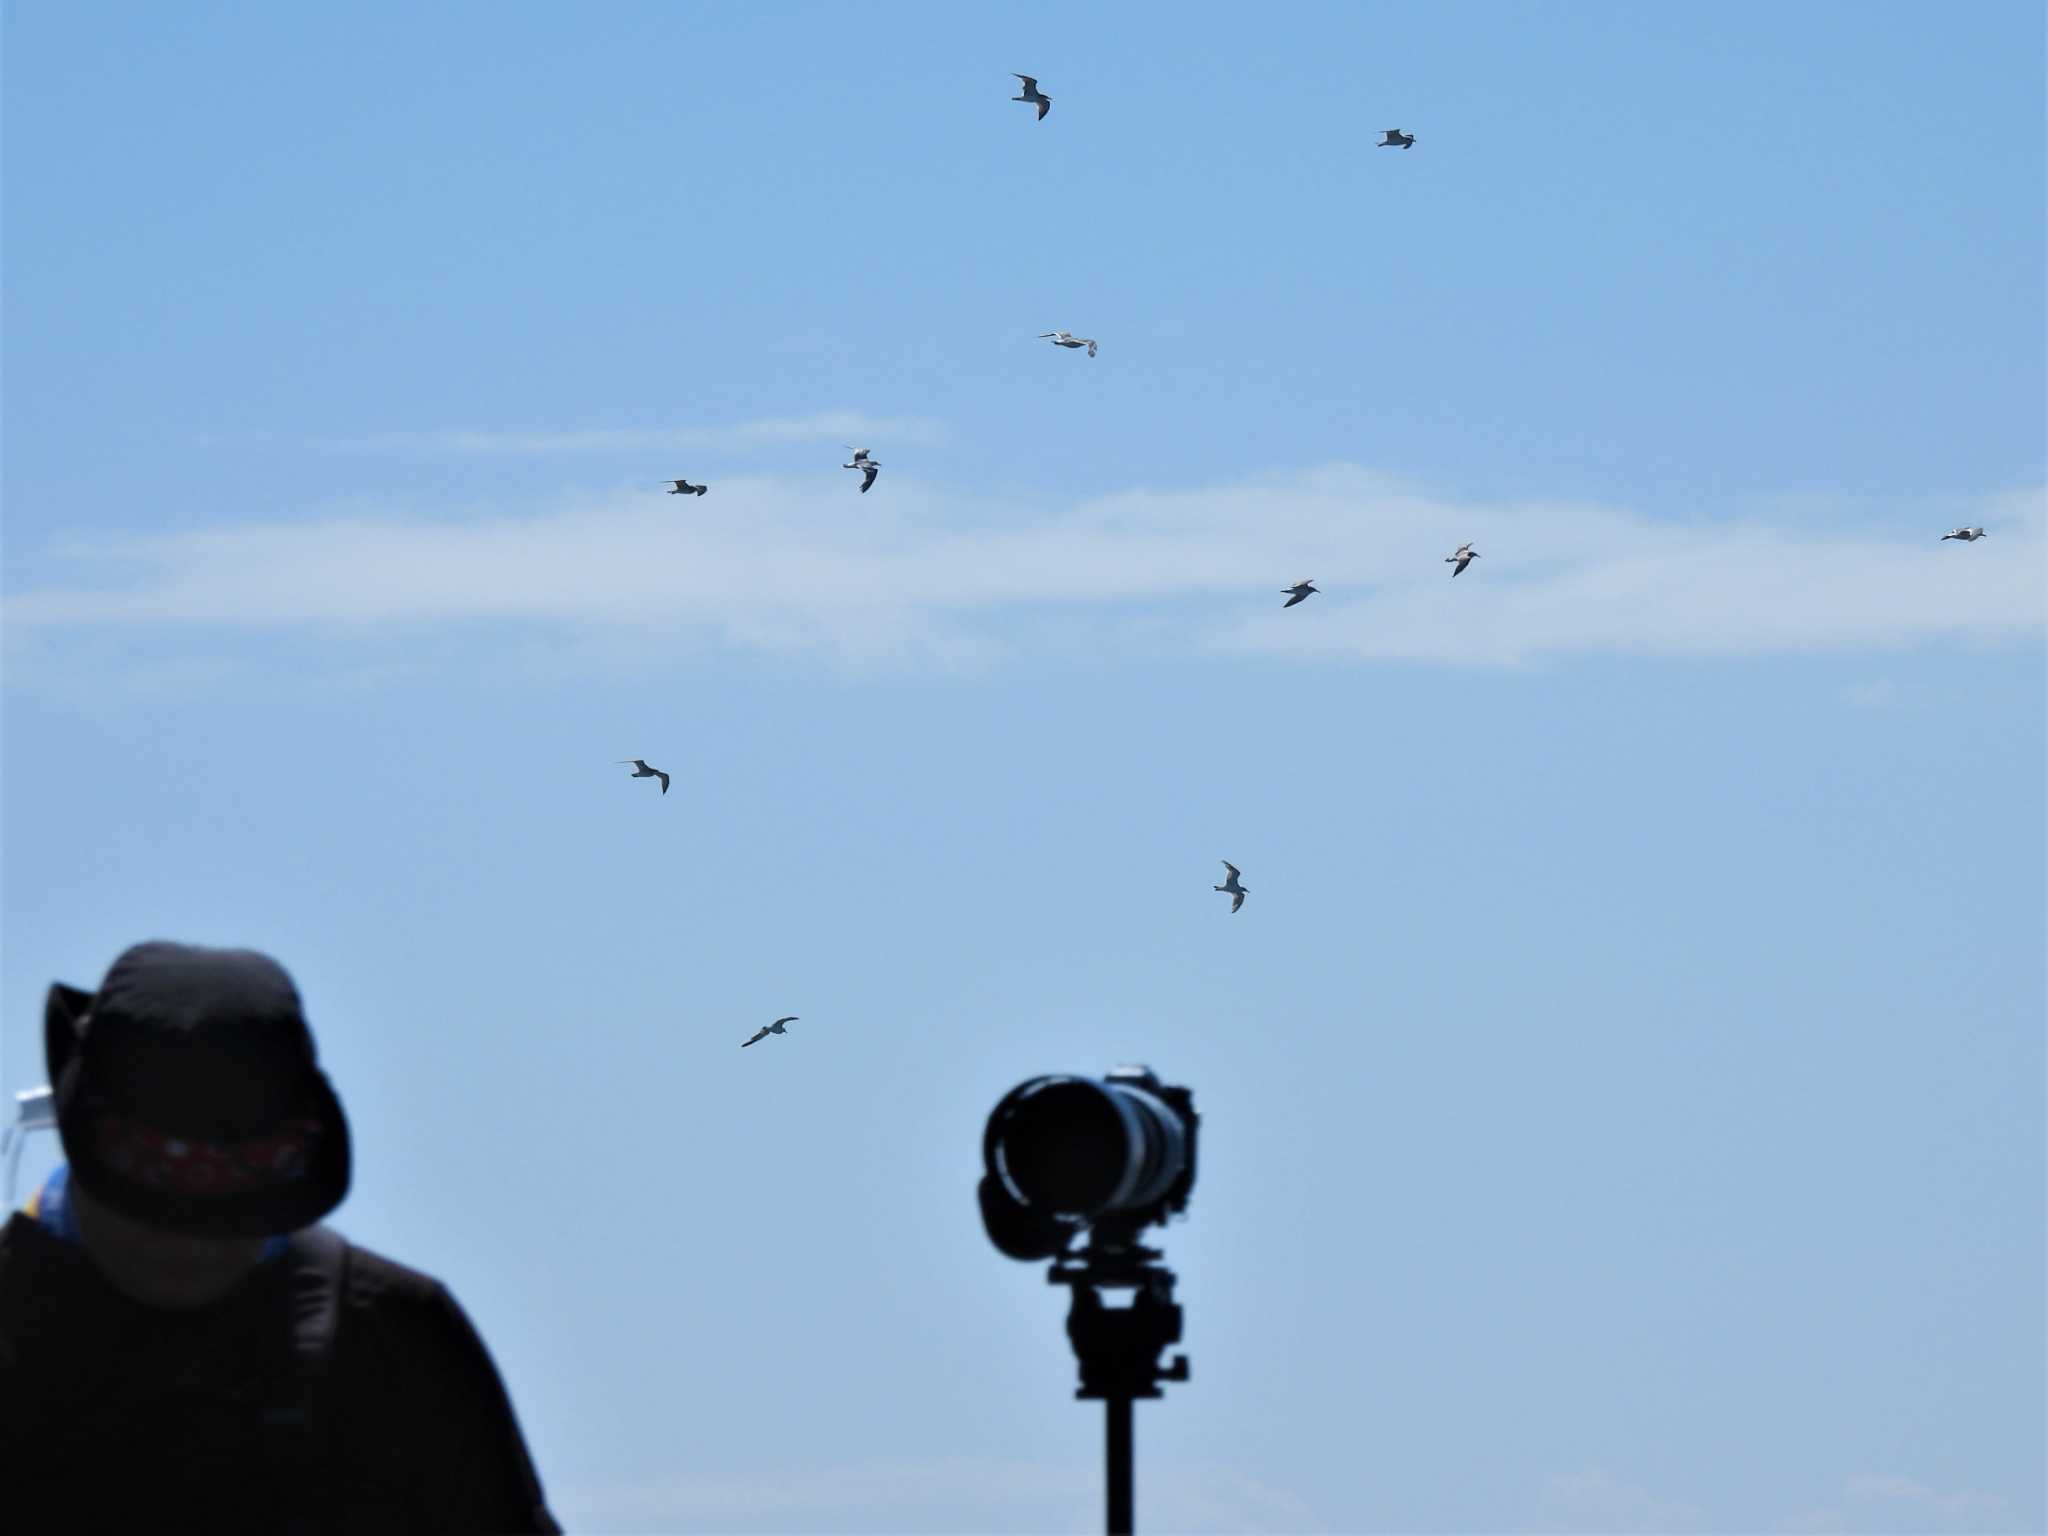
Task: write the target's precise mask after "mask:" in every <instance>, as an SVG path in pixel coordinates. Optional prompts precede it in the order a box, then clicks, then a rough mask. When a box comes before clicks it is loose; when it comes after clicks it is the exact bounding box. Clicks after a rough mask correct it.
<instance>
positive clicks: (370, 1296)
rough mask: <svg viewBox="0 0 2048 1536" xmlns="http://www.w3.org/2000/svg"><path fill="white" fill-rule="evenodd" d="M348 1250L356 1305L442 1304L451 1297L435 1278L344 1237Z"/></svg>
mask: <svg viewBox="0 0 2048 1536" xmlns="http://www.w3.org/2000/svg"><path fill="white" fill-rule="evenodd" d="M335 1236H337V1237H340V1238H341V1242H342V1243H343V1244H344V1245H345V1246H346V1248H347V1249H348V1287H349V1300H350V1302H351V1303H352V1304H355V1305H366V1304H369V1303H371V1302H375V1301H379V1300H382V1299H384V1298H387V1297H388V1298H391V1299H393V1300H394V1301H396V1302H397V1303H398V1304H400V1305H403V1304H404V1303H406V1302H421V1301H439V1300H441V1299H442V1298H445V1297H446V1296H447V1294H448V1288H447V1287H446V1286H444V1285H442V1284H441V1282H440V1281H438V1280H436V1279H435V1278H434V1277H433V1276H432V1275H429V1274H426V1273H424V1272H423V1271H421V1270H417V1269H414V1268H412V1267H411V1266H410V1265H408V1264H401V1263H399V1262H398V1260H396V1259H393V1258H388V1257H386V1256H385V1255H384V1254H381V1253H378V1252H377V1251H376V1250H375V1249H372V1248H365V1247H364V1246H363V1245H362V1244H361V1243H356V1242H350V1241H349V1239H347V1238H345V1237H341V1235H340V1234H339V1233H336V1234H335Z"/></svg>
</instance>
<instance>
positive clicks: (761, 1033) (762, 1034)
mask: <svg viewBox="0 0 2048 1536" xmlns="http://www.w3.org/2000/svg"><path fill="white" fill-rule="evenodd" d="M767 1038H768V1031H767V1029H766V1028H762V1029H757V1030H755V1031H754V1034H753V1038H752V1039H748V1040H742V1041H741V1042H740V1049H741V1050H745V1049H746V1048H747V1047H748V1046H750V1045H752V1044H753V1043H754V1041H755V1040H766V1039H767Z"/></svg>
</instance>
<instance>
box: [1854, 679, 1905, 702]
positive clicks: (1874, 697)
mask: <svg viewBox="0 0 2048 1536" xmlns="http://www.w3.org/2000/svg"><path fill="white" fill-rule="evenodd" d="M1841 699H1842V702H1843V703H1844V704H1846V705H1848V706H1849V707H1850V708H1851V709H1896V708H1897V707H1898V705H1899V685H1898V684H1897V683H1895V682H1893V681H1892V680H1891V679H1890V678H1888V677H1874V678H1872V679H1870V681H1868V682H1863V683H1851V684H1850V685H1849V686H1848V687H1846V688H1844V689H1843V690H1842V693H1841Z"/></svg>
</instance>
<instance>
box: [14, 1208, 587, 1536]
mask: <svg viewBox="0 0 2048 1536" xmlns="http://www.w3.org/2000/svg"><path fill="white" fill-rule="evenodd" d="M323 1298H324V1300H323ZM0 1528H4V1529H5V1530H6V1531H8V1532H9V1533H13V1532H17V1531H18V1532H22V1533H27V1532H31V1531H42V1530H51V1531H123V1532H131V1531H195V1532H196V1531H205V1532H209V1533H214V1536H230V1533H236V1532H244V1531H247V1532H257V1531H262V1532H273V1533H275V1532H307V1533H326V1532H336V1533H340V1532H357V1531H361V1532H380V1533H381V1532H392V1533H396V1532H404V1531H437V1532H438V1531H449V1532H456V1531H515V1532H528V1531H539V1532H553V1531H558V1530H559V1529H560V1527H558V1526H557V1525H556V1524H555V1522H554V1519H553V1517H552V1516H551V1515H550V1514H549V1513H548V1510H547V1506H546V1503H545V1502H544V1500H543V1498H542V1495H541V1490H540V1481H539V1479H538V1478H537V1477H536V1476H535V1474H534V1470H533V1463H532V1461H531V1460H530V1459H529V1458H528V1456H527V1452H526V1444H525V1442H524V1440H522V1439H521V1438H520V1434H519V1425H518V1421H517V1420H516V1419H515V1418H514V1416H513V1413H512V1404H511V1402H510V1401H509V1400H508V1399H507V1398H506V1396H505V1388H504V1386H503V1384H502V1383H501V1382H500V1381H499V1379H498V1373H497V1370H496V1368H495V1367H494V1366H493V1365H492V1364H491V1357H490V1355H489V1354H488V1353H487V1352H486V1350H485V1349H484V1345H483V1341H482V1340H481V1339H479V1338H478V1337H477V1334H476V1330H475V1329H474V1328H472V1327H471V1326H470V1322H469V1319H468V1318H467V1317H466V1316H464V1315H463V1312H462V1309H461V1308H460V1307H459V1306H457V1305H456V1304H455V1299H454V1298H453V1297H452V1296H450V1295H449V1294H448V1292H447V1291H446V1290H445V1289H444V1288H443V1287H442V1286H441V1284H440V1283H439V1282H438V1281H436V1280H433V1279H431V1278H430V1277H428V1276H426V1275H422V1274H418V1273H416V1272H414V1271H413V1270H409V1269H407V1268H405V1267H404V1266H403V1265H399V1264H394V1263H392V1262H391V1261H390V1260H389V1259H385V1258H380V1257H379V1256H378V1255H376V1254H374V1253H371V1252H369V1251H368V1250H367V1249H362V1248H357V1247H354V1246H353V1245H350V1244H346V1243H344V1242H342V1241H341V1240H340V1239H339V1238H338V1237H336V1236H334V1235H333V1234H331V1233H327V1232H326V1231H325V1229H316V1230H315V1233H314V1234H301V1236H300V1237H299V1238H296V1239H294V1240H293V1245H292V1247H291V1248H290V1250H288V1252H287V1253H286V1254H285V1255H284V1256H283V1257H280V1258H278V1259H276V1260H273V1261H271V1262H269V1263H265V1264H262V1265H260V1266H259V1267H258V1268H257V1269H256V1270H255V1271H254V1272H253V1273H252V1274H251V1275H250V1276H249V1277H248V1278H247V1279H246V1280H244V1281H243V1282H242V1283H241V1284H240V1285H239V1286H237V1287H236V1288H235V1290H234V1291H232V1292H230V1293H229V1294H228V1295H227V1296H225V1297H223V1298H222V1299H221V1300H219V1301H217V1302H214V1303H213V1304H211V1305H209V1306H205V1307H197V1308H193V1309H190V1310H183V1311H171V1310H158V1309H154V1308H149V1307H144V1306H142V1305H140V1304H139V1303H136V1302H133V1301H130V1300H129V1299H128V1298H127V1297H125V1296H123V1295H122V1294H121V1293H120V1292H118V1291H116V1290H115V1289H114V1288H113V1286H111V1285H110V1284H109V1283H108V1282H107V1281H106V1279H105V1278H104V1277H103V1276H101V1274H100V1272H99V1270H98V1269H97V1268H96V1267H95V1266H94V1265H93V1263H92V1261H91V1259H90V1258H89V1257H88V1256H87V1255H86V1253H85V1252H84V1250H83V1249H81V1248H79V1247H77V1246H76V1245H74V1244H70V1243H66V1242H64V1241H62V1240H61V1239H59V1238H57V1237H55V1236H53V1235H52V1234H50V1233H49V1232H47V1231H45V1230H43V1229H42V1228H41V1227H40V1226H38V1225H37V1224H36V1222H35V1221H34V1220H33V1219H31V1218H29V1217H26V1216H19V1215H18V1216H15V1217H14V1218H13V1219H12V1220H11V1221H9V1222H8V1224H7V1226H6V1227H5V1228H4V1229H0Z"/></svg>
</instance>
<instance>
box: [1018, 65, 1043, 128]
mask: <svg viewBox="0 0 2048 1536" xmlns="http://www.w3.org/2000/svg"><path fill="white" fill-rule="evenodd" d="M1010 73H1011V74H1013V75H1017V71H1015V70H1014V69H1013V70H1011V71H1010ZM1017 78H1018V79H1019V80H1022V81H1023V82H1024V94H1023V95H1022V96H1012V97H1011V98H1010V100H1012V101H1029V102H1035V103H1036V104H1037V106H1038V120H1039V121H1040V122H1041V123H1042V122H1044V121H1045V114H1046V113H1048V112H1050V111H1051V110H1052V98H1051V97H1050V96H1047V95H1044V94H1042V93H1041V92H1040V91H1039V89H1038V81H1037V80H1035V79H1034V78H1033V77H1032V76H1030V75H1017Z"/></svg>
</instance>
